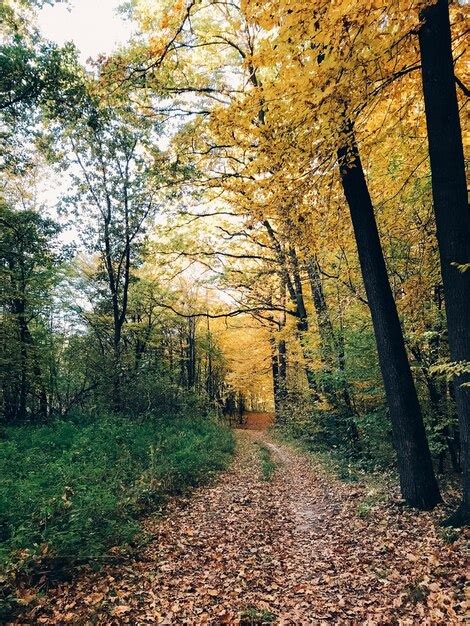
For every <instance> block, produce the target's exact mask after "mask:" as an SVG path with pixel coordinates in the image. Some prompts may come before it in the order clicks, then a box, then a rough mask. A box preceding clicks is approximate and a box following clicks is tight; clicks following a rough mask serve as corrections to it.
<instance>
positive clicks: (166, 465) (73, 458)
mask: <svg viewBox="0 0 470 626" xmlns="http://www.w3.org/2000/svg"><path fill="white" fill-rule="evenodd" d="M233 449H234V441H233V437H232V434H231V432H230V431H229V430H228V429H227V428H225V427H222V426H220V425H219V424H217V423H215V422H214V421H211V420H200V419H186V420H181V419H180V420H173V421H163V420H147V421H145V422H142V423H138V422H135V421H132V420H130V419H123V418H117V417H108V418H104V419H99V420H96V421H94V422H90V421H88V423H85V424H84V423H77V422H74V421H69V422H58V423H55V424H53V425H48V426H23V427H9V428H5V429H4V431H3V438H2V440H0V566H1V567H2V570H3V572H2V574H1V576H2V578H3V579H5V578H7V579H8V578H11V576H13V575H14V574H16V573H18V572H22V573H28V572H32V571H34V568H35V567H36V566H37V564H38V563H39V562H41V564H42V566H43V563H44V562H45V561H47V562H49V563H53V562H54V560H55V561H59V560H66V561H67V562H70V563H74V562H77V561H86V560H90V559H93V558H100V557H101V556H102V555H105V554H106V553H107V551H108V550H109V549H110V548H111V547H114V546H123V545H125V544H131V543H132V542H135V541H136V540H137V539H138V537H139V530H140V529H139V522H138V519H139V517H140V516H141V515H142V514H143V513H146V512H150V511H152V510H158V508H159V507H161V505H162V504H163V503H164V501H165V499H166V498H168V497H169V496H171V495H174V494H180V493H183V492H184V491H185V490H186V489H188V488H189V487H192V486H195V485H197V484H199V483H202V482H205V481H207V480H209V479H210V478H211V477H212V476H213V475H214V473H215V472H217V471H219V470H221V469H223V468H224V467H226V465H227V464H228V462H229V460H230V458H231V455H232V452H233Z"/></svg>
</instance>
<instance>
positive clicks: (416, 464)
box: [338, 124, 441, 509]
mask: <svg viewBox="0 0 470 626" xmlns="http://www.w3.org/2000/svg"><path fill="white" fill-rule="evenodd" d="M344 140H345V143H344V145H343V146H342V147H341V148H340V149H339V150H338V160H339V164H340V174H341V182H342V185H343V189H344V193H345V196H346V199H347V202H348V205H349V209H350V213H351V219H352V223H353V228H354V234H355V238H356V243H357V249H358V254H359V261H360V265H361V270H362V277H363V280H364V286H365V289H366V293H367V299H368V301H369V306H370V311H371V316H372V322H373V326H374V331H375V338H376V342H377V351H378V356H379V363H380V368H381V371H382V377H383V381H384V387H385V393H386V396H387V401H388V407H389V413H390V419H391V422H392V430H393V437H394V443H395V448H396V452H397V463H398V472H399V475H400V485H401V492H402V495H403V498H404V499H405V500H406V502H407V503H408V504H409V505H410V506H413V507H416V508H419V509H431V508H433V507H434V506H435V505H436V504H437V503H438V502H440V501H441V497H440V494H439V488H438V485H437V481H436V478H435V475H434V469H433V466H432V461H431V455H430V452H429V447H428V442H427V438H426V432H425V430H424V423H423V418H422V414H421V407H420V405H419V401H418V396H417V393H416V388H415V385H414V381H413V377H412V375H411V370H410V365H409V362H408V356H407V354H406V350H405V343H404V340H403V334H402V330H401V326H400V320H399V318H398V313H397V308H396V305H395V301H394V299H393V295H392V290H391V288H390V282H389V279H388V275H387V269H386V266H385V260H384V256H383V252H382V247H381V244H380V238H379V232H378V229H377V223H376V221H375V215H374V209H373V206H372V201H371V198H370V195H369V189H368V187H367V182H366V179H365V176H364V171H363V169H362V163H361V160H360V156H359V151H358V147H357V144H356V141H355V137H354V131H353V128H352V125H351V124H350V125H349V126H348V127H347V129H346V132H345V137H344Z"/></svg>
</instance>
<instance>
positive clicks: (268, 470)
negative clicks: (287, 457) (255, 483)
mask: <svg viewBox="0 0 470 626" xmlns="http://www.w3.org/2000/svg"><path fill="white" fill-rule="evenodd" d="M258 445H259V458H260V462H261V474H262V476H263V479H264V480H266V481H268V480H271V478H272V476H273V474H274V472H275V471H276V467H277V465H276V462H275V461H274V459H273V457H272V455H271V451H270V450H269V448H268V447H267V446H265V445H264V444H262V443H260V444H258Z"/></svg>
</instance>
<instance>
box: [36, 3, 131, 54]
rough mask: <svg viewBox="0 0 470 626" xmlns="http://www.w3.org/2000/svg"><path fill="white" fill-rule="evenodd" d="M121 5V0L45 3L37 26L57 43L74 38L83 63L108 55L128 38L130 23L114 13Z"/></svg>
mask: <svg viewBox="0 0 470 626" xmlns="http://www.w3.org/2000/svg"><path fill="white" fill-rule="evenodd" d="M120 4H122V0H71V1H70V3H69V6H68V7H67V6H66V5H64V4H61V3H59V4H55V5H53V6H45V7H44V8H43V9H42V10H41V11H40V12H39V27H40V28H41V31H42V32H43V34H44V36H45V37H46V38H47V39H51V40H53V41H55V42H57V43H59V44H63V43H65V42H66V41H73V42H74V43H75V45H76V46H77V48H78V49H79V50H80V58H81V60H82V61H83V62H85V61H86V60H87V59H88V58H90V57H91V58H96V57H97V56H98V55H99V54H100V53H105V54H109V53H110V52H112V51H113V50H114V49H115V48H116V46H117V45H119V44H121V43H125V42H126V41H127V39H128V38H129V36H130V34H131V32H132V25H131V23H130V22H127V21H126V20H124V19H123V18H122V17H121V16H120V15H119V14H118V13H117V8H118V6H119V5H120Z"/></svg>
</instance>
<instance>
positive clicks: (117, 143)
mask: <svg viewBox="0 0 470 626" xmlns="http://www.w3.org/2000/svg"><path fill="white" fill-rule="evenodd" d="M151 130H152V128H151V127H150V126H149V125H148V124H145V123H144V122H142V123H141V125H140V127H139V128H137V127H136V125H135V124H134V123H133V121H132V119H131V118H130V117H127V118H126V114H125V113H122V112H120V111H113V110H111V109H109V108H107V109H100V108H99V107H96V108H95V109H94V110H92V112H91V114H90V116H89V117H88V118H85V119H84V120H82V119H79V120H75V121H72V123H71V124H70V125H69V126H68V127H67V126H66V127H65V129H59V133H60V140H61V141H62V142H63V143H64V145H65V146H66V149H68V150H70V152H69V153H68V155H69V156H68V157H67V159H68V161H69V164H70V165H71V169H70V175H71V178H72V181H73V185H72V188H71V192H70V194H69V196H68V197H66V198H65V200H64V203H63V206H64V209H65V210H68V211H70V212H71V213H72V214H74V215H75V218H76V224H77V225H79V228H80V235H81V238H82V242H83V244H84V246H85V248H86V249H87V250H88V252H90V253H91V254H95V255H97V256H98V258H99V264H98V266H97V270H98V271H97V273H96V276H95V280H96V281H97V285H100V284H101V285H102V284H103V282H104V284H105V285H106V289H105V293H107V296H106V297H105V298H104V299H101V301H100V303H99V306H101V307H103V312H105V313H109V314H110V315H111V319H112V333H111V335H112V338H111V347H112V352H113V365H112V368H113V372H114V375H113V398H114V406H115V409H116V410H119V409H120V404H121V399H120V398H121V393H120V384H121V349H122V335H123V327H124V324H125V322H126V316H127V313H128V305H129V289H130V285H131V282H132V280H133V278H132V270H133V269H135V268H136V267H137V266H138V265H139V263H140V261H141V251H142V245H143V243H144V238H145V232H146V229H147V228H148V226H149V222H150V220H151V219H152V217H153V216H154V215H155V212H156V211H157V208H158V196H157V190H158V188H159V183H160V182H161V180H162V179H161V172H160V171H156V170H155V169H154V168H155V167H156V165H157V161H158V150H153V153H152V150H150V145H149V137H150V135H151Z"/></svg>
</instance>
